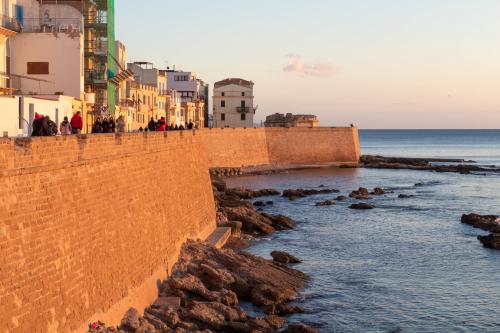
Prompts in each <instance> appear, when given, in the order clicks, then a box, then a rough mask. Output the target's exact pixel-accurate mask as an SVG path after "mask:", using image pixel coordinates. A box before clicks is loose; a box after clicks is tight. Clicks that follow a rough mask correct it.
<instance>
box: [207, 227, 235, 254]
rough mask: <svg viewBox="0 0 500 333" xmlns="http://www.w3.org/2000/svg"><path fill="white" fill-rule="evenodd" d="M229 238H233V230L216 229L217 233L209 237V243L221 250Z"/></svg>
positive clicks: (225, 228) (226, 228)
mask: <svg viewBox="0 0 500 333" xmlns="http://www.w3.org/2000/svg"><path fill="white" fill-rule="evenodd" d="M229 237H231V228H228V227H220V228H217V229H215V231H214V232H213V233H212V234H211V235H210V236H208V238H207V242H208V243H209V244H210V245H212V246H215V247H216V248H218V249H220V248H222V247H223V246H224V245H225V244H226V242H227V240H228V239H229Z"/></svg>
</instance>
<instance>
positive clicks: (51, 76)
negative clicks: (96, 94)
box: [9, 0, 84, 100]
mask: <svg viewBox="0 0 500 333" xmlns="http://www.w3.org/2000/svg"><path fill="white" fill-rule="evenodd" d="M14 8H15V11H16V15H17V17H16V21H17V22H18V23H19V24H20V25H21V26H22V32H20V33H18V34H17V35H15V36H12V37H10V39H9V53H10V55H9V59H10V73H9V76H10V79H11V88H12V90H13V91H14V92H15V93H17V94H22V95H56V94H57V95H67V96H72V97H74V98H76V99H80V100H82V99H83V92H84V38H83V13H82V12H81V9H79V8H78V6H72V5H69V4H64V3H62V4H61V3H58V4H55V3H49V4H45V3H42V4H40V3H39V2H38V1H34V0H18V1H17V4H16V5H15V6H14Z"/></svg>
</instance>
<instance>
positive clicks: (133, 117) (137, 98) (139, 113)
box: [126, 81, 158, 131]
mask: <svg viewBox="0 0 500 333" xmlns="http://www.w3.org/2000/svg"><path fill="white" fill-rule="evenodd" d="M157 100H158V88H157V87H156V86H154V85H148V84H139V83H137V82H130V81H129V82H127V101H126V106H128V108H129V111H130V114H127V116H128V117H130V123H131V126H130V127H129V128H127V130H128V131H138V130H140V129H141V128H142V129H145V128H146V127H147V125H148V122H149V120H150V119H151V118H153V119H155V120H156V119H158V108H157V107H156V103H157Z"/></svg>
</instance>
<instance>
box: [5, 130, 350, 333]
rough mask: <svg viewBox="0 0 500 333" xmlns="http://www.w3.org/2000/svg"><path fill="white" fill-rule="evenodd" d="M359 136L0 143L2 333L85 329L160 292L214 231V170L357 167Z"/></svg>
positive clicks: (202, 135) (194, 134) (202, 134)
mask: <svg viewBox="0 0 500 333" xmlns="http://www.w3.org/2000/svg"><path fill="white" fill-rule="evenodd" d="M358 159H359V141H358V137H357V129H351V128H331V129H330V128H318V129H212V130H208V129H207V130H201V131H183V132H167V133H140V134H139V133H137V134H124V135H113V134H109V135H108V134H103V135H87V136H86V135H82V136H69V137H49V138H28V139H0V198H1V200H0V323H2V328H1V331H2V333H26V332H30V333H34V332H40V333H68V332H82V331H84V330H85V325H86V324H87V323H88V322H90V321H92V320H97V319H101V320H104V321H106V322H108V323H110V324H115V323H117V320H119V318H121V316H122V315H123V313H124V312H125V311H126V310H127V309H128V307H130V306H135V307H137V308H141V307H146V306H147V305H148V304H149V303H150V302H152V301H153V300H154V299H155V297H156V296H157V282H158V281H159V280H161V279H163V278H165V277H166V276H167V274H168V273H169V271H170V270H171V268H172V266H173V264H174V263H175V261H176V260H177V258H178V254H179V250H180V247H181V245H182V244H183V242H185V241H186V239H188V238H200V239H205V238H206V237H207V236H208V235H209V234H210V233H211V232H212V231H213V230H214V229H215V209H214V201H213V194H212V187H211V184H210V179H209V172H208V169H209V167H241V166H259V165H311V164H329V165H330V164H355V163H356V162H357V160H358Z"/></svg>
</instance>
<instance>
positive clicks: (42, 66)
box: [28, 62, 49, 75]
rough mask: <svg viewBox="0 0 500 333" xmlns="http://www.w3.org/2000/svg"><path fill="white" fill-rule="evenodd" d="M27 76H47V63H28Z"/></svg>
mask: <svg viewBox="0 0 500 333" xmlns="http://www.w3.org/2000/svg"><path fill="white" fill-rule="evenodd" d="M28 74H33V75H47V74H49V63H48V62H28Z"/></svg>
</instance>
